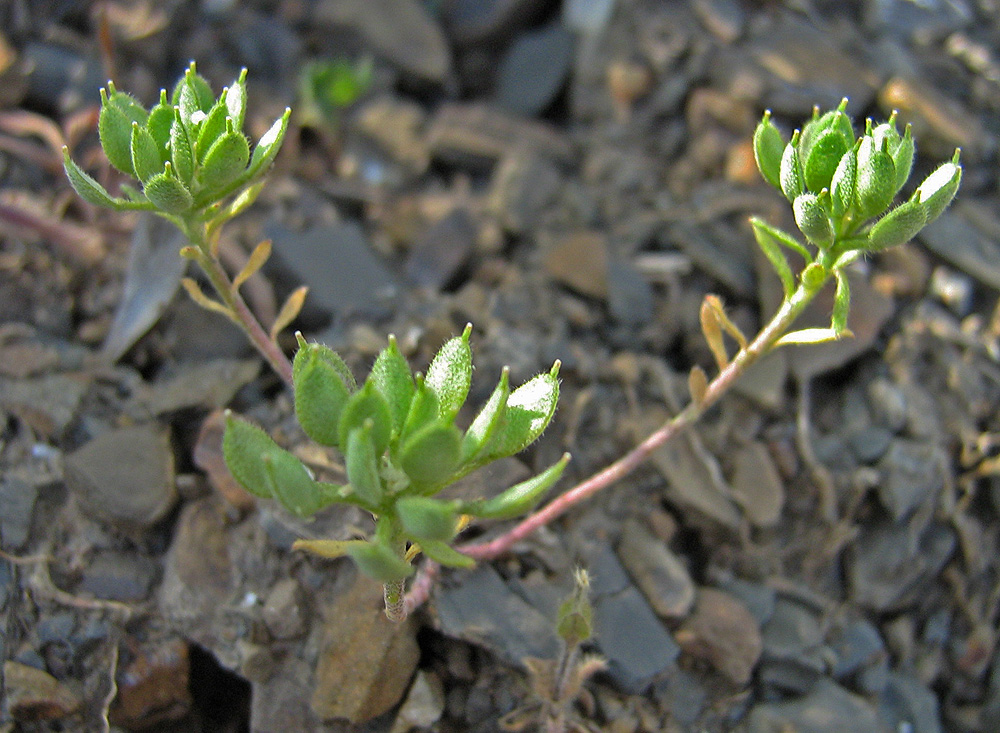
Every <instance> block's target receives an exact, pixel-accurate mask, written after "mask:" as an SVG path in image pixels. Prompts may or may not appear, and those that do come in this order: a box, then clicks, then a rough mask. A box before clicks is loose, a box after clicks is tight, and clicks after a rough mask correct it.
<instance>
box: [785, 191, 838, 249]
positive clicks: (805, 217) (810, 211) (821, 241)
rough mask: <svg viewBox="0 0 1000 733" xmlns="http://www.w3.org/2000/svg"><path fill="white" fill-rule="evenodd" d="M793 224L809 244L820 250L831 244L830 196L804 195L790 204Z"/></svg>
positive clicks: (826, 192) (824, 193)
mask: <svg viewBox="0 0 1000 733" xmlns="http://www.w3.org/2000/svg"><path fill="white" fill-rule="evenodd" d="M792 211H793V212H794V214H795V224H796V226H798V228H799V231H800V232H802V234H803V235H804V236H805V238H806V239H808V240H809V241H810V242H812V243H813V244H815V245H816V246H817V247H819V248H820V249H826V248H827V247H829V246H830V245H831V244H832V243H833V226H832V225H831V224H830V194H829V192H828V191H826V190H824V191H823V192H821V193H820V195H818V196H817V195H816V194H812V193H804V194H802V195H801V196H797V197H796V198H795V201H793V202H792Z"/></svg>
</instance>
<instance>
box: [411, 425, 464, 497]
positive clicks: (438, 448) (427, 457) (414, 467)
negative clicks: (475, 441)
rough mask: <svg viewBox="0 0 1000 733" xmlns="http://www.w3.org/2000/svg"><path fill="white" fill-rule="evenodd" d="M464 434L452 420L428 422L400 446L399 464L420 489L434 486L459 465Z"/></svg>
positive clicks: (448, 476) (450, 475)
mask: <svg viewBox="0 0 1000 733" xmlns="http://www.w3.org/2000/svg"><path fill="white" fill-rule="evenodd" d="M461 445H462V434H461V433H460V432H459V430H458V428H456V427H455V426H454V425H453V424H452V423H451V421H450V420H449V421H441V422H436V423H431V424H430V425H425V426H424V427H423V428H421V429H420V430H418V431H417V432H415V433H414V434H413V435H411V436H409V437H408V438H407V439H406V441H405V442H404V443H403V446H402V448H401V449H400V459H399V463H400V467H401V468H402V469H403V472H404V473H405V474H406V475H407V476H409V478H410V481H411V482H412V484H413V486H415V487H416V488H417V489H418V490H423V491H426V490H427V489H435V488H437V487H439V486H441V484H443V483H445V482H446V481H448V479H450V478H452V476H453V475H454V473H455V469H456V468H457V467H458V460H459V455H460V452H461Z"/></svg>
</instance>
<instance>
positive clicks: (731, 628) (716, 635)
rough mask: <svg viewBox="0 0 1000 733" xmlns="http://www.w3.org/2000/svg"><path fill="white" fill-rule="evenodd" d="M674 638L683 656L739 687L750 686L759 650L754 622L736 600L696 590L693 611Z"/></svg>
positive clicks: (709, 590)
mask: <svg viewBox="0 0 1000 733" xmlns="http://www.w3.org/2000/svg"><path fill="white" fill-rule="evenodd" d="M676 638H677V642H678V643H679V644H680V645H681V648H682V649H683V650H684V651H685V653H687V654H689V655H691V656H694V657H697V658H700V659H704V660H706V661H708V663H709V664H711V665H712V667H714V668H715V669H716V671H718V672H719V673H720V674H722V676H723V677H725V678H726V679H728V680H729V681H730V682H732V683H733V684H735V685H739V686H744V685H746V684H748V683H749V682H750V678H751V676H752V675H753V670H754V668H755V667H756V666H757V661H758V660H759V659H760V655H761V652H762V650H763V639H762V637H761V631H760V627H759V626H758V625H757V620H756V619H755V618H754V617H753V615H752V614H751V613H750V611H748V610H747V607H746V606H744V605H743V603H742V602H740V601H739V600H738V599H737V598H735V597H734V596H732V595H730V594H729V593H726V592H725V591H721V590H718V589H716V588H708V587H703V588H699V589H698V596H697V601H696V602H695V607H694V611H693V613H692V614H691V615H690V617H688V618H687V619H685V620H684V622H683V623H682V624H681V626H680V628H679V629H678V630H677V632H676Z"/></svg>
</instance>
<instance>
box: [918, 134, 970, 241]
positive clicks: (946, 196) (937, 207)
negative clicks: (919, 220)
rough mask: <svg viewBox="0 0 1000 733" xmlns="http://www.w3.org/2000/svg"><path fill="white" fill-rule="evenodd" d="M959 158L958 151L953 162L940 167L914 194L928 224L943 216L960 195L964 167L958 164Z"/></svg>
mask: <svg viewBox="0 0 1000 733" xmlns="http://www.w3.org/2000/svg"><path fill="white" fill-rule="evenodd" d="M958 158H959V151H958V150H956V151H955V156H954V158H952V160H951V162H949V163H944V164H942V165H940V166H938V168H937V170H935V171H934V172H933V173H931V174H930V175H929V176H927V178H925V179H924V180H923V182H922V183H921V184H920V185H919V186H918V187H917V190H916V191H915V192H914V194H913V197H914V198H916V199H917V201H919V202H920V205H921V206H922V207H923V208H924V213H925V215H926V217H927V223H928V224H930V223H931V222H932V221H934V220H935V219H937V218H938V217H939V216H941V214H942V212H944V210H945V209H946V208H948V205H949V204H950V203H951V202H952V199H954V198H955V194H956V193H958V187H959V185H961V183H962V166H960V165H959V164H958Z"/></svg>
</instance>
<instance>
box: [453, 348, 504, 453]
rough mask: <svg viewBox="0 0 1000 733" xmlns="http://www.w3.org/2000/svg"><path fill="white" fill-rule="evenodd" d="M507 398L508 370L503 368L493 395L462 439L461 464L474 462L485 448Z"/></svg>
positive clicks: (499, 418)
mask: <svg viewBox="0 0 1000 733" xmlns="http://www.w3.org/2000/svg"><path fill="white" fill-rule="evenodd" d="M508 396H510V369H509V368H508V367H504V368H503V370H502V371H501V372H500V381H499V382H498V383H497V386H496V388H495V389H494V390H493V394H491V395H490V398H489V399H488V400H486V404H485V405H483V407H482V409H481V410H480V411H479V414H478V415H476V417H475V419H474V420H473V421H472V424H471V425H470V426H469V429H468V430H466V431H465V435H464V436H463V438H462V451H461V460H462V462H463V463H468V462H469V461H473V460H475V459H476V458H477V457H478V456H479V454H480V453H481V452H482V451H483V450H484V449H485V448H486V446H487V444H488V443H489V442H490V439H491V438H492V437H493V434H494V433H495V432H496V429H497V426H499V425H500V424H501V423H502V422H503V417H504V413H505V412H506V410H507V397H508Z"/></svg>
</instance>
